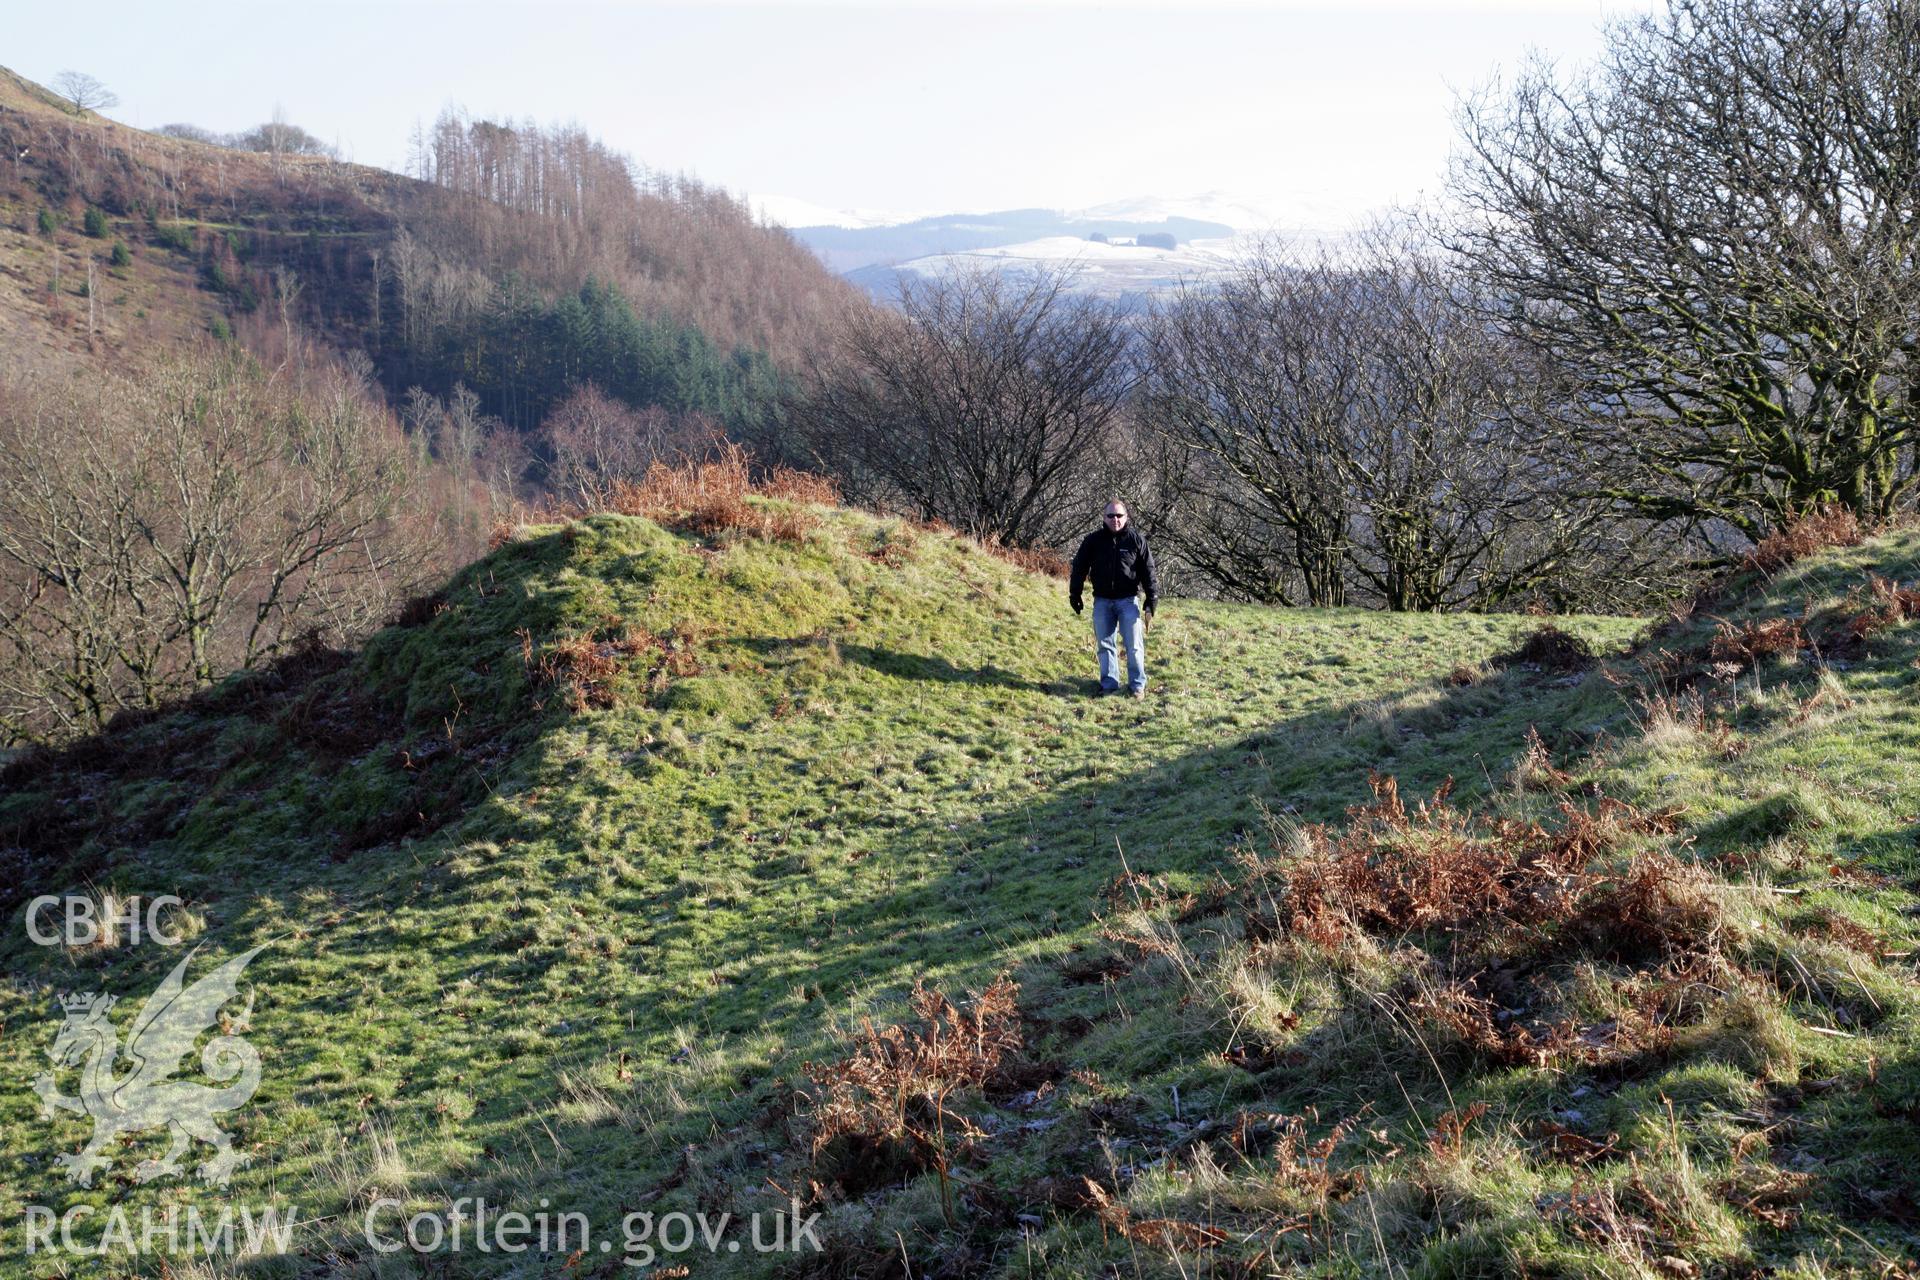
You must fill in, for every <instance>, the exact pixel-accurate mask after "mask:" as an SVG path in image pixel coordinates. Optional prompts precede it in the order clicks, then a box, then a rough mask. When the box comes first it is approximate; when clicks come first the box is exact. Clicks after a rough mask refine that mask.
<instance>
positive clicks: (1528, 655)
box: [1493, 622, 1595, 671]
mask: <svg viewBox="0 0 1920 1280" xmlns="http://www.w3.org/2000/svg"><path fill="white" fill-rule="evenodd" d="M1594 661H1595V658H1594V653H1593V646H1592V645H1590V644H1588V643H1587V642H1586V641H1585V640H1583V639H1581V638H1580V637H1579V636H1576V635H1574V634H1573V633H1572V632H1569V631H1562V630H1561V629H1560V628H1559V627H1556V626H1554V625H1553V624H1552V623H1551V622H1545V623H1542V624H1541V625H1540V626H1539V627H1538V628H1537V629H1535V630H1534V631H1532V632H1530V633H1528V635H1527V638H1526V639H1525V640H1522V641H1521V642H1520V643H1519V644H1518V645H1517V646H1515V647H1514V648H1512V649H1509V650H1507V651H1506V652H1505V653H1502V654H1498V655H1496V656H1495V657H1494V659H1493V663H1494V665H1495V666H1499V667H1513V666H1522V665H1525V666H1533V667H1539V668H1540V669H1541V670H1543V671H1585V670H1587V669H1588V668H1589V667H1591V666H1593V664H1594Z"/></svg>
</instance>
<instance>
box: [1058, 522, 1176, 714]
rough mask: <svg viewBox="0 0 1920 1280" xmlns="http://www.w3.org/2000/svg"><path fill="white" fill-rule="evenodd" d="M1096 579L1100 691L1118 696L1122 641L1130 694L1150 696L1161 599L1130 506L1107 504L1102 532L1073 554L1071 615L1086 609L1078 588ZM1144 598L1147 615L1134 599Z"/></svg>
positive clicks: (1069, 593)
mask: <svg viewBox="0 0 1920 1280" xmlns="http://www.w3.org/2000/svg"><path fill="white" fill-rule="evenodd" d="M1089 575H1091V576H1092V578H1093V638H1094V641H1095V643H1096V644H1097V645H1098V646H1099V650H1100V692H1102V693H1118V692H1119V691H1120V653H1119V641H1120V640H1121V639H1123V638H1124V639H1125V641H1126V646H1127V692H1128V693H1130V694H1132V695H1133V696H1134V697H1136V698H1144V697H1146V696H1147V649H1146V641H1147V627H1148V626H1149V625H1151V623H1152V622H1153V607H1154V605H1155V604H1156V603H1158V601H1159V598H1160V588H1159V585H1158V584H1157V583H1156V582H1155V581H1154V577H1153V553H1152V552H1151V551H1149V550H1147V540H1146V538H1145V537H1143V536H1142V535H1141V533H1140V531H1139V530H1138V529H1136V528H1134V527H1133V524H1132V522H1131V521H1130V520H1129V519H1128V518H1127V504H1126V503H1124V502H1121V501H1120V500H1119V499H1117V498H1116V499H1113V500H1111V501H1109V502H1108V503H1107V510H1106V514H1105V515H1104V516H1103V517H1102V520H1101V527H1100V528H1098V529H1096V530H1094V531H1093V532H1092V533H1090V534H1088V535H1087V536H1086V538H1085V539H1084V540H1082V542H1081V543H1080V549H1079V550H1078V551H1076V552H1074V553H1073V580H1072V581H1071V583H1069V585H1068V587H1067V601H1068V603H1070V604H1071V605H1073V611H1074V612H1075V613H1079V612H1080V610H1081V608H1082V607H1083V601H1082V599H1081V596H1080V588H1081V586H1082V585H1083V584H1085V582H1086V580H1087V578H1088V576H1089ZM1141 592H1145V593H1146V597H1147V605H1146V609H1145V611H1144V612H1143V611H1142V610H1141V608H1140V606H1139V605H1137V604H1136V603H1135V602H1134V597H1135V596H1137V595H1139V594H1140V593H1141Z"/></svg>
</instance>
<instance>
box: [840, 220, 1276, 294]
mask: <svg viewBox="0 0 1920 1280" xmlns="http://www.w3.org/2000/svg"><path fill="white" fill-rule="evenodd" d="M1253 242H1254V238H1253V237H1251V236H1226V237H1220V238H1217V239H1210V240H1198V241H1194V242H1193V243H1191V244H1185V245H1181V246H1180V247H1178V248H1175V249H1157V248H1150V247H1146V246H1142V245H1135V244H1101V243H1098V242H1097V241H1089V240H1082V239H1078V238H1076V237H1072V236H1048V237H1045V238H1043V239H1039V240H1029V241H1027V242H1025V243H1024V244H1013V245H995V246H993V247H991V248H986V249H970V250H965V251H962V252H960V253H942V254H930V255H928V256H926V257H921V258H915V259H913V260H911V261H909V262H902V263H896V264H893V265H890V266H870V267H862V268H861V269H860V270H858V271H850V272H848V273H847V279H849V280H851V281H853V282H854V283H855V284H858V285H860V286H861V287H862V288H864V289H866V290H867V291H868V292H869V293H871V294H872V295H873V296H874V297H876V298H878V299H880V300H881V301H884V302H891V301H893V300H895V299H896V298H898V297H899V291H900V286H901V283H902V282H903V281H904V280H911V279H936V278H938V277H940V276H942V275H949V274H953V273H956V272H960V271H964V270H967V269H969V268H972V267H990V268H993V269H995V270H998V271H1003V272H1007V273H1010V274H1023V273H1031V272H1036V271H1040V270H1064V271H1067V272H1069V273H1071V284H1072V288H1073V289H1074V290H1075V291H1077V292H1081V293H1091V294H1094V295H1096V296H1099V297H1102V298H1106V299H1108V300H1109V301H1113V302H1118V303H1121V304H1122V305H1124V306H1127V307H1139V306H1142V305H1143V304H1144V303H1145V302H1146V301H1147V300H1148V299H1149V298H1151V297H1153V296H1154V295H1156V294H1162V293H1166V292H1169V291H1171V290H1173V289H1175V288H1177V287H1178V286H1179V285H1180V284H1181V283H1182V282H1183V281H1184V282H1188V283H1199V284H1205V283H1207V282H1208V281H1211V280H1217V279H1219V278H1221V277H1223V276H1225V275H1227V274H1229V273H1231V272H1232V271H1233V270H1235V268H1236V267H1237V266H1238V265H1239V264H1240V262H1241V261H1242V260H1243V259H1244V257H1245V255H1246V254H1247V252H1248V251H1249V249H1251V247H1252V245H1253Z"/></svg>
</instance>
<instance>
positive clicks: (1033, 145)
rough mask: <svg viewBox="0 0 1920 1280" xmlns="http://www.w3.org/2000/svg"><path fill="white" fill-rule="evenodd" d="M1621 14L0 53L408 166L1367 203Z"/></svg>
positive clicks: (149, 121) (191, 11)
mask: <svg viewBox="0 0 1920 1280" xmlns="http://www.w3.org/2000/svg"><path fill="white" fill-rule="evenodd" d="M1646 7H1647V6H1646V4H1645V3H1642V2H1641V0H1604V2H1603V0H1505V2H1497V0H1480V2H1479V3H1472V4H1461V3H1453V4H1437V3H1436V4H1420V3H1404V2H1403V3H1398V4H1389V3H1370V2H1363V3H1349V4H1344V5H1337V6H1336V5H1327V4H1308V3H1272V4H1252V3H1242V4H1230V5H1217V6H1202V5H1172V4H1151V3H1130V4H1112V3H1076V2H1073V0H1051V2H1049V3H1036V2H1029V3H1021V4H1014V3H994V4H978V5H972V6H958V5H953V4H951V3H949V4H931V3H928V4H922V3H914V2H911V0H906V2H902V0H894V2H893V3H889V4H886V5H868V6H848V5H841V6H825V5H816V4H805V3H779V4H758V5H749V4H732V3H713V4H706V5H699V6H694V5H660V4H639V3H612V2H606V3H591V4H585V3H542V4H530V3H505V2H501V0H491V2H485V0H483V2H478V3H458V4H453V3H437V2H428V0H401V2H395V0H385V2H383V3H380V4H359V3H347V2H339V3H327V2H325V0H319V2H310V3H305V4H301V5H298V6H294V5H282V4H277V3H255V2H250V3H247V4H243V5H235V6H230V7H224V8H221V7H207V6H205V5H201V4H192V5H189V4H183V3H173V2H161V0H131V2H127V0H94V2H92V3H89V4H87V5H86V6H85V7H84V14H85V18H84V21H76V20H75V17H74V14H73V13H72V12H69V11H66V10H62V9H61V8H60V7H59V6H56V5H49V4H29V3H26V0H0V10H10V11H11V12H9V13H8V14H7V17H6V20H5V22H4V23H0V28H4V34H0V65H6V66H8V67H11V68H12V69H13V70H15V71H17V72H19V73H20V74H22V75H25V76H27V77H28V78H30V79H33V80H37V81H40V82H41V83H46V82H48V81H50V80H51V79H53V77H54V76H55V75H57V74H58V73H59V72H61V71H63V70H67V69H74V70H79V71H83V72H86V73H88V74H91V75H93V76H96V77H98V78H99V79H100V80H102V81H104V82H105V83H106V84H107V85H108V87H109V88H111V89H112V90H113V91H114V92H116V93H117V94H118V95H119V97H120V105H119V106H118V107H117V108H115V109H113V110H112V111H110V112H109V113H108V114H110V115H112V116H113V117H115V118H116V119H119V120H123V121H125V122H127V123H129V124H134V125H138V126H141V127H143V128H153V127H157V126H159V125H161V124H165V123H168V122H172V121H186V122H190V123H193V124H198V125H201V126H204V127H207V128H210V129H215V130H219V131H223V132H224V131H233V130H238V129H241V128H245V127H248V126H251V125H254V124H257V123H259V122H261V121H263V120H266V119H269V118H271V116H272V114H273V111H274V109H275V107H276V106H278V107H280V108H282V109H283V110H284V111H285V114H286V118H287V119H288V120H290V121H291V122H293V123H295V124H298V125H300V126H302V127H304V128H306V129H307V130H308V131H310V132H312V133H314V134H316V135H318V136H320V137H322V138H324V139H327V140H328V141H331V142H336V143H337V144H338V145H339V146H340V147H341V148H342V150H343V152H344V153H345V155H346V156H347V158H349V159H353V160H358V161H360V162H362V163H366V164H375V165H382V166H386V167H389V168H399V167H401V166H402V164H403V162H404V159H405V156H406V147H407V137H408V134H409V131H410V130H411V128H412V126H413V124H414V122H415V121H416V120H421V121H428V122H430V121H431V120H432V119H433V117H434V116H435V115H437V114H438V113H439V112H440V110H441V108H442V107H444V106H447V105H450V104H451V105H457V106H461V107H464V108H466V109H467V110H468V111H469V112H470V113H472V114H473V115H474V116H475V117H476V118H482V117H484V118H493V119H501V118H512V119H515V120H518V119H522V118H529V117H530V118H532V119H535V120H538V121H540V122H542V123H561V122H576V123H579V124H581V125H584V126H585V127H586V128H587V129H589V130H590V131H591V132H593V133H594V134H596V135H597V136H599V137H600V138H602V139H603V140H604V141H606V142H607V143H609V144H610V145H612V146H613V147H615V148H616V149H618V150H621V151H624V152H626V153H627V154H629V155H631V156H632V157H633V158H634V159H636V160H638V161H640V162H641V163H642V164H645V165H648V166H650V167H652V168H656V169H665V170H685V171H688V172H691V173H694V174H696V175H698V176H699V177H700V178H702V179H703V180H705V181H707V182H710V183H716V184H719V185H722V186H725V187H727V188H729V189H731V190H734V191H736V192H744V193H749V194H753V195H777V196H784V197H789V198H795V199H801V200H806V201H810V202H813V203H815V204H819V205H824V206H828V207H831V208H871V209H882V210H898V211H911V212H923V213H931V212H947V211H958V210H988V209H999V208H1011V207H1023V206H1046V207H1059V208H1079V207H1084V206H1086V205H1091V204H1098V203H1103V202H1106V201H1110V200H1117V199H1123V198H1129V197H1134V196H1140V195H1154V196H1163V197H1179V196H1189V195H1194V194H1198V193H1200V192H1206V191H1226V192H1230V193H1233V194H1236V195H1239V196H1242V197H1245V198H1251V199H1254V200H1258V201H1262V202H1265V203H1267V204H1269V205H1273V206H1279V207H1280V208H1281V210H1282V211H1283V212H1284V211H1286V210H1289V209H1294V208H1298V209H1301V210H1309V209H1311V210H1332V211H1336V212H1338V211H1343V210H1344V211H1358V210H1364V209H1367V208H1370V207H1373V206H1376V205H1379V204H1383V203H1387V202H1391V201H1396V200H1398V201H1406V200H1412V199H1417V198H1418V197H1420V196H1421V195H1422V194H1423V193H1431V192H1433V191H1434V190H1435V189H1436V187H1437V185H1438V183H1439V181H1440V178H1441V175H1442V172H1443V170H1444V167H1445V163H1446V158H1447V153H1448V150H1449V147H1450V145H1451V142H1452V138H1453V123H1452V112H1453V104H1454V101H1455V96H1456V94H1457V93H1458V92H1463V91H1468V90H1471V89H1474V88H1476V87H1478V86H1481V85H1484V84H1485V83H1487V82H1488V81H1489V79H1490V78H1491V77H1492V76H1493V75H1494V74H1495V72H1496V70H1497V69H1499V68H1505V69H1508V70H1511V69H1512V68H1514V67H1515V66H1516V65H1518V64H1519V62H1520V61H1521V60H1522V59H1523V58H1524V57H1525V55H1526V54H1527V52H1528V51H1529V50H1530V49H1531V50H1538V51H1540V52H1543V53H1545V54H1547V55H1548V56H1550V57H1552V58H1554V59H1556V60H1557V61H1559V62H1561V63H1562V64H1565V65H1569V66H1572V65H1577V64H1580V63H1583V62H1586V61H1588V60H1590V59H1591V58H1592V57H1593V56H1594V55H1595V53H1596V52H1597V51H1598V49H1599V47H1600V30H1601V26H1602V23H1603V21H1604V20H1605V19H1607V18H1611V17H1618V16H1621V15H1623V14H1628V13H1632V12H1638V11H1642V10H1644V9H1645V8H1646Z"/></svg>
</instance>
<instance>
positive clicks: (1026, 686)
mask: <svg viewBox="0 0 1920 1280" xmlns="http://www.w3.org/2000/svg"><path fill="white" fill-rule="evenodd" d="M728 643H730V644H734V645H738V646H739V647H740V648H742V649H747V650H751V651H753V652H755V653H759V654H784V653H789V652H791V651H792V650H793V649H794V647H795V645H796V644H797V643H803V642H797V641H795V640H793V639H791V638H788V637H785V636H752V637H748V638H745V639H741V640H733V641H729V642H728ZM835 648H836V649H837V650H838V651H839V653H840V656H841V658H842V659H844V660H846V661H849V662H857V663H859V664H860V665H861V666H863V667H867V668H869V669H870V670H873V671H877V672H879V673H880V674H881V675H888V676H898V677H900V678H901V679H903V680H932V681H936V682H939V683H941V684H962V685H975V686H980V685H993V686H997V687H999V688H1002V689H1018V690H1021V691H1023V692H1026V693H1045V694H1068V693H1073V692H1075V691H1076V689H1077V688H1078V685H1076V683H1075V682H1073V681H1071V680H1052V681H1043V680H1031V679H1028V678H1027V677H1025V676H1022V675H1020V674H1019V673H1017V672H1014V671H1009V670H1008V669H1007V668H1005V667H1001V666H997V665H994V664H991V663H989V664H988V665H986V666H984V667H959V666H955V665H954V664H953V663H951V662H949V661H948V660H947V659H945V658H941V657H935V656H931V655H925V654H918V653H903V652H901V651H900V650H898V649H882V648H877V647H875V646H873V645H865V644H854V643H851V642H848V641H844V640H840V641H836V643H835Z"/></svg>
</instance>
